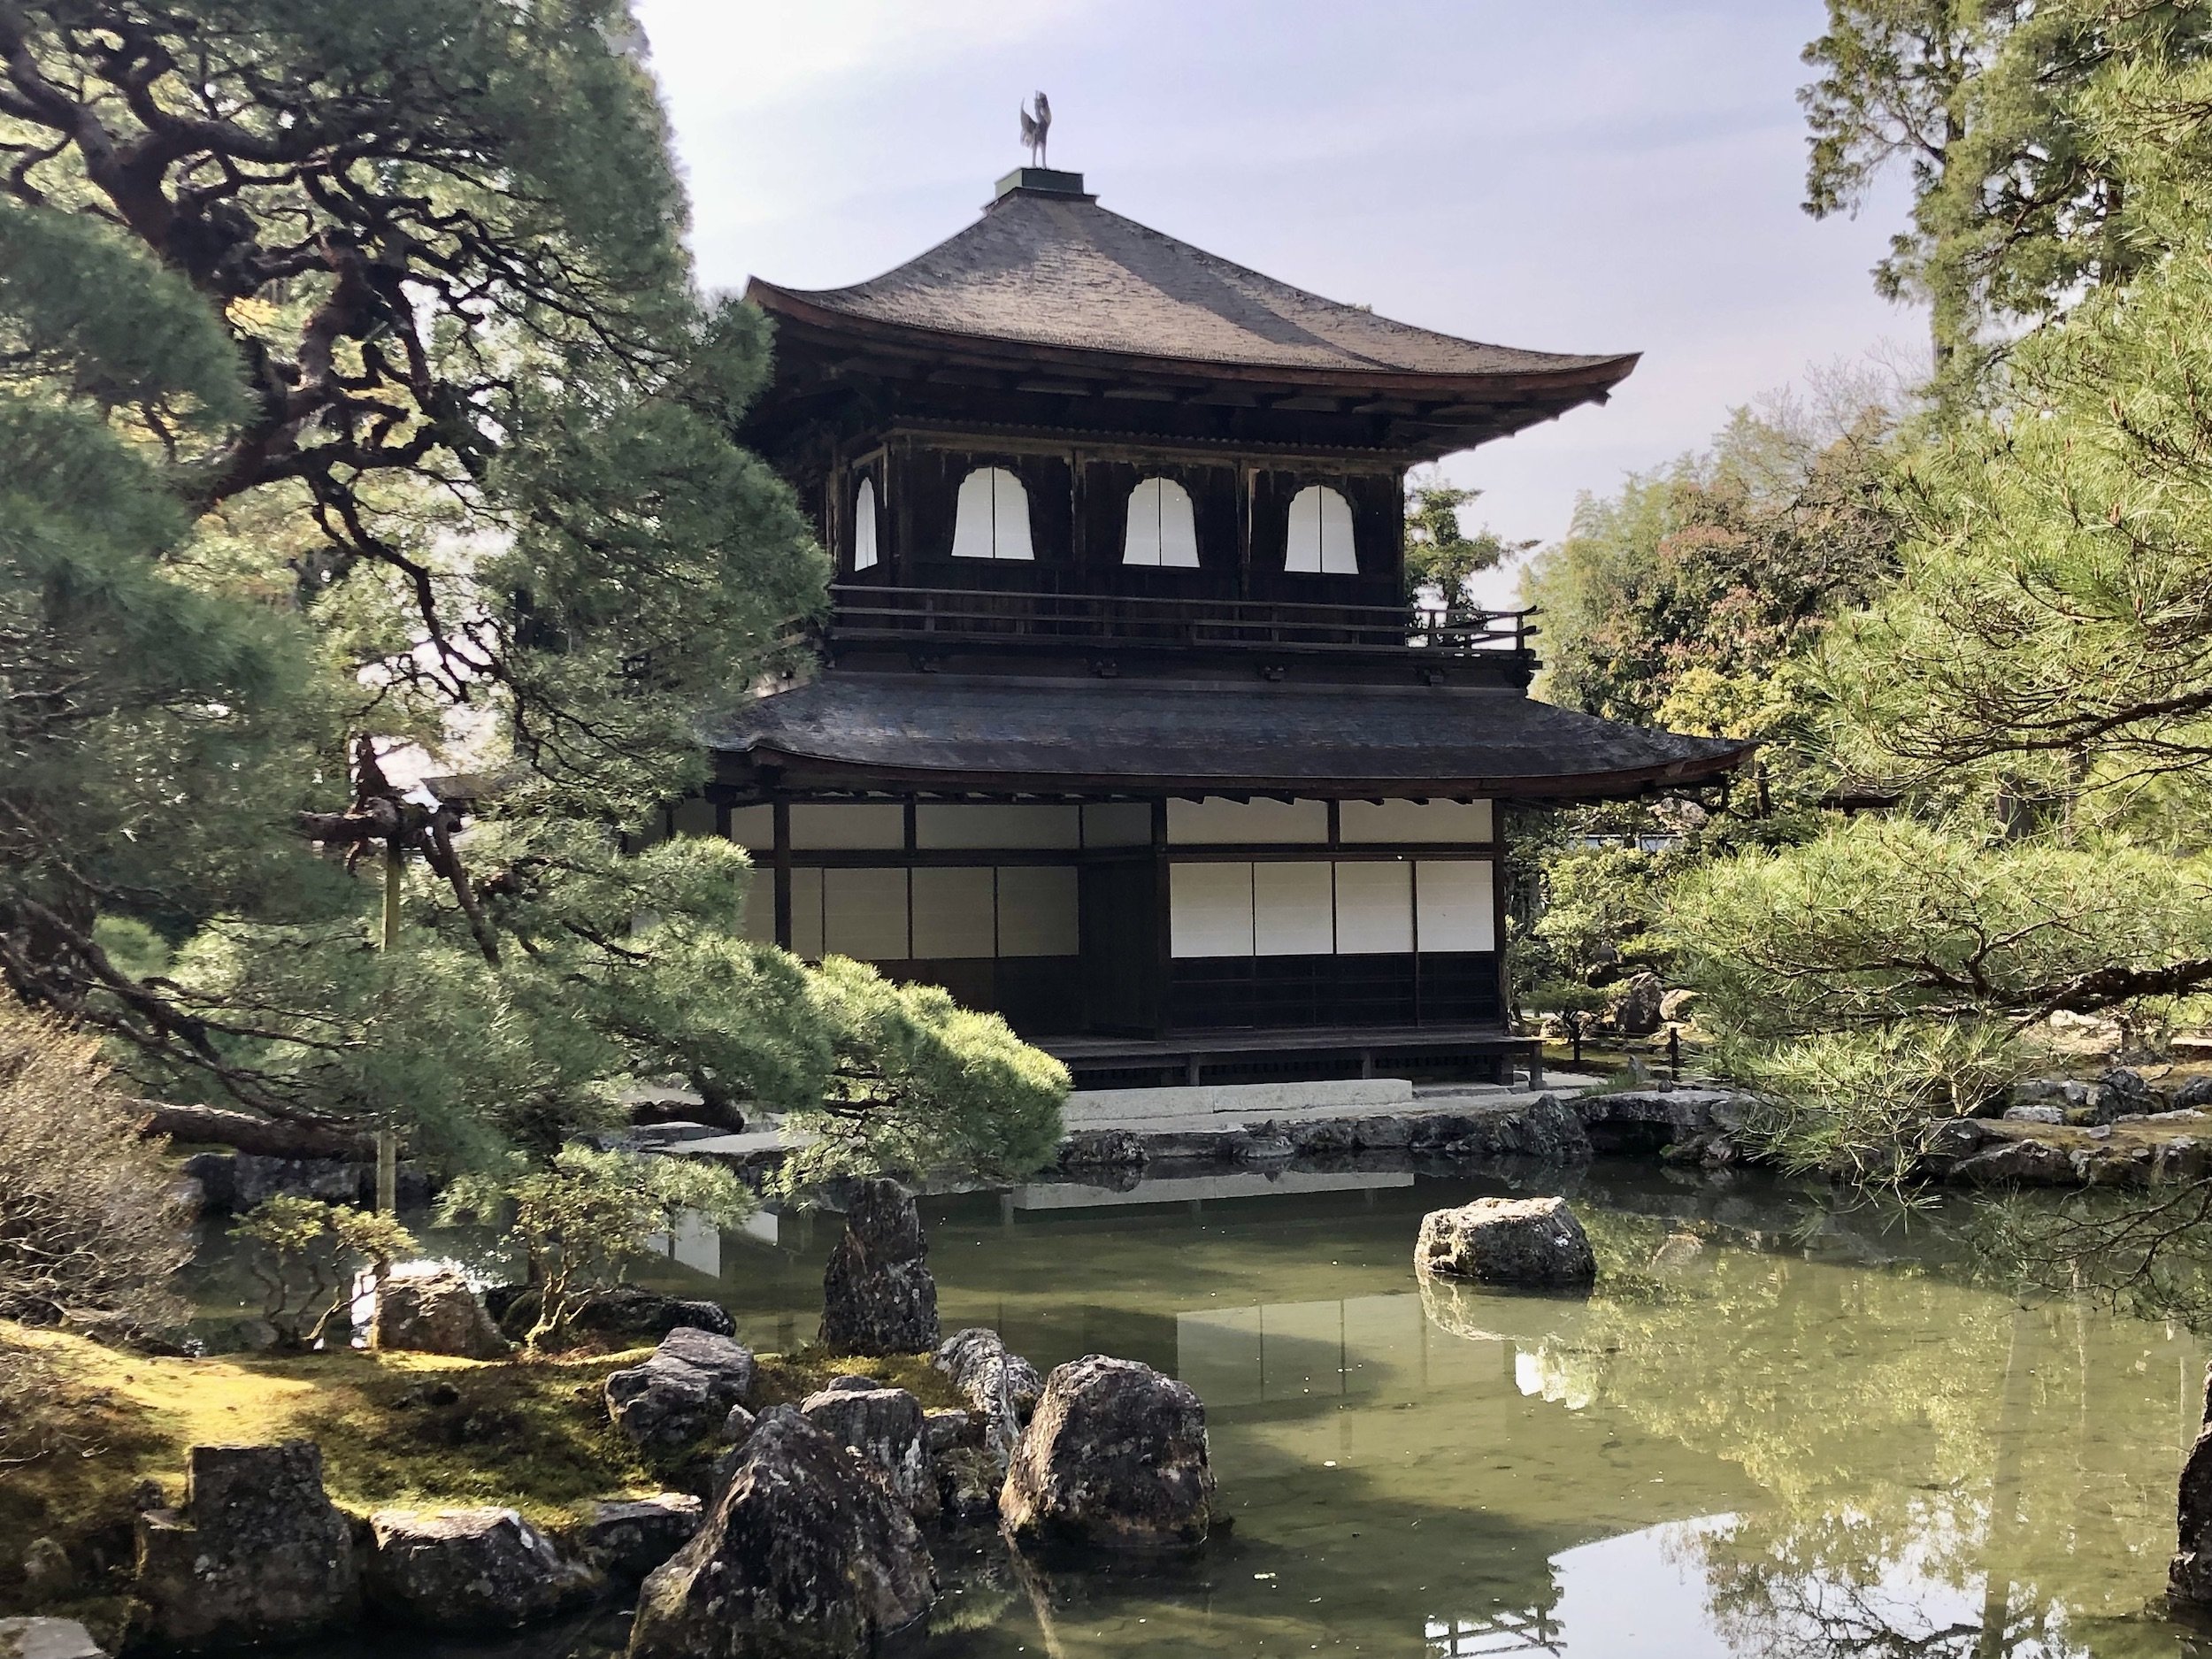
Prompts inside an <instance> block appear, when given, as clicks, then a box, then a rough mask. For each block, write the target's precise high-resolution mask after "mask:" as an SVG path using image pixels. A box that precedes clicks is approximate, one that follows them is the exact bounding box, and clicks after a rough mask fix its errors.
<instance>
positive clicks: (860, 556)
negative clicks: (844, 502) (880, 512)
mask: <svg viewBox="0 0 2212 1659" xmlns="http://www.w3.org/2000/svg"><path fill="white" fill-rule="evenodd" d="M875 564H876V481H875V480H873V479H872V478H864V479H862V480H860V488H858V489H856V490H855V491H854V492H853V568H854V569H855V570H856V571H865V570H873V569H874V568H875Z"/></svg>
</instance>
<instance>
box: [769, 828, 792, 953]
mask: <svg viewBox="0 0 2212 1659" xmlns="http://www.w3.org/2000/svg"><path fill="white" fill-rule="evenodd" d="M769 816H770V818H772V820H773V822H774V825H775V834H776V850H775V860H776V942H777V943H778V944H779V945H781V946H782V947H783V948H784V949H786V950H788V949H791V803H789V802H788V801H785V800H780V799H779V800H778V801H777V802H776V803H774V804H773V805H772V807H770V809H769Z"/></svg>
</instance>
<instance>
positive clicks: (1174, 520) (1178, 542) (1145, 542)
mask: <svg viewBox="0 0 2212 1659" xmlns="http://www.w3.org/2000/svg"><path fill="white" fill-rule="evenodd" d="M1121 562H1122V563H1123V564H1125V565H1168V566H1170V567H1171V568H1172V569H1175V570H1186V571H1194V570H1196V569H1197V568H1198V525H1197V522H1196V520H1195V519H1194V518H1193V517H1192V514H1191V507H1190V491H1188V490H1187V489H1185V488H1183V487H1182V486H1181V485H1180V484H1179V483H1177V482H1176V481H1175V480H1173V479H1171V478H1148V479H1142V480H1139V482H1138V484H1137V487H1136V488H1134V489H1133V490H1131V491H1130V492H1129V527H1128V529H1127V531H1126V532H1125V534H1123V537H1122V542H1121Z"/></svg>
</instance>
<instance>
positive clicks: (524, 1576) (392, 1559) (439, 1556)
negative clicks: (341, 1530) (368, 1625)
mask: <svg viewBox="0 0 2212 1659" xmlns="http://www.w3.org/2000/svg"><path fill="white" fill-rule="evenodd" d="M369 1534H370V1538H371V1540H372V1551H371V1555H370V1557H369V1594H370V1595H371V1596H372V1597H373V1599H374V1601H376V1603H377V1605H378V1606H380V1607H381V1608H383V1609H386V1610H387V1611H388V1612H391V1613H394V1614H396V1615H397V1616H398V1617H401V1618H403V1619H404V1620H406V1621H407V1622H408V1623H410V1624H419V1625H422V1626H424V1627H426V1628H427V1629H431V1630H449V1631H494V1630H514V1629H518V1628H519V1627H520V1626H522V1625H525V1624H537V1623H538V1622H539V1621H540V1620H541V1619H548V1618H550V1617H553V1616H554V1615H555V1614H556V1613H558V1612H560V1611H561V1610H562V1609H564V1608H566V1607H569V1606H572V1605H573V1604H574V1603H575V1602H577V1601H580V1600H582V1599H583V1598H584V1597H586V1596H588V1595H589V1594H591V1592H592V1591H593V1589H594V1588H595V1587H596V1577H597V1575H596V1574H595V1573H594V1572H593V1571H591V1570H590V1569H589V1568H588V1567H586V1566H584V1565H583V1564H581V1563H576V1562H571V1561H567V1560H565V1559H564V1558H563V1557H562V1555H561V1552H560V1551H559V1550H558V1549H557V1548H554V1546H553V1542H552V1540H550V1539H549V1538H547V1537H546V1536H545V1534H544V1533H542V1532H539V1531H538V1530H537V1529H536V1528H535V1527H534V1526H532V1525H530V1524H529V1523H528V1522H527V1521H526V1520H524V1519H523V1518H522V1517H520V1516H519V1515H518V1514H516V1513H515V1512H514V1511H513V1510H512V1509H495V1508H485V1509H438V1510H433V1511H428V1512H421V1513H419V1512H417V1511H415V1510H411V1509H379V1510H377V1511H376V1512H375V1513H374V1514H373V1515H372V1516H370V1517H369Z"/></svg>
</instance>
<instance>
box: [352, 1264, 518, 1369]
mask: <svg viewBox="0 0 2212 1659" xmlns="http://www.w3.org/2000/svg"><path fill="white" fill-rule="evenodd" d="M369 1346H370V1347H371V1348H382V1349H388V1350H396V1351H400V1352H405V1353H411V1354H457V1355H459V1356H461V1357H463V1358H464V1359H498V1358H501V1357H502V1356H504V1355H505V1354H506V1353H507V1352H508V1351H509V1348H510V1346H511V1345H510V1344H509V1342H508V1340H507V1339H506V1338H505V1337H503V1336H502V1335H501V1334H500V1333H499V1327H498V1326H497V1325H495V1324H493V1323H492V1317H491V1315H490V1314H488V1313H487V1312H486V1311H485V1310H484V1304H483V1302H481V1301H480V1300H479V1299H478V1297H477V1294H476V1292H475V1290H474V1289H473V1288H472V1287H471V1286H470V1284H469V1282H468V1280H467V1279H464V1278H463V1277H462V1276H461V1275H460V1274H459V1273H458V1272H457V1271H454V1270H453V1269H452V1268H449V1267H440V1268H434V1269H432V1270H431V1271H427V1272H408V1271H399V1272H393V1273H388V1274H386V1275H385V1276H384V1277H383V1278H382V1279H380V1280H379V1281H378V1282H377V1286H376V1301H375V1306H374V1311H373V1313H372V1315H371V1316H370V1319H369Z"/></svg>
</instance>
